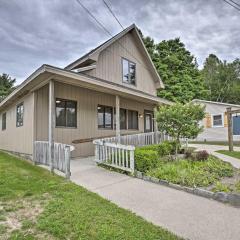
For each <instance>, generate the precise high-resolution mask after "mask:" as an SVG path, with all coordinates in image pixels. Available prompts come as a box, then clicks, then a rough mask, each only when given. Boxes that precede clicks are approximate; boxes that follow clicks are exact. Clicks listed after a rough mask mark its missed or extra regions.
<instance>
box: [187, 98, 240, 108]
mask: <svg viewBox="0 0 240 240" xmlns="http://www.w3.org/2000/svg"><path fill="white" fill-rule="evenodd" d="M192 102H200V103H210V104H218V105H224V106H230V107H238V108H240V105H238V104H232V103H223V102H214V101H208V100H202V99H193V100H192Z"/></svg>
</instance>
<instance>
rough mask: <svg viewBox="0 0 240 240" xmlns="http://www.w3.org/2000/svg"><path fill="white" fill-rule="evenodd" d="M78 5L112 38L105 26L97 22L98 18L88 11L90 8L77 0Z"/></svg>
mask: <svg viewBox="0 0 240 240" xmlns="http://www.w3.org/2000/svg"><path fill="white" fill-rule="evenodd" d="M76 1H77V3H78V4H79V5H80V6H81V7H82V8H83V9H84V10H85V11H86V12H87V13H88V14H89V15H90V16H91V17H92V18H93V19H94V20H95V21H96V22H97V23H98V25H99V26H100V27H101V28H102V29H103V30H104V31H105V32H106V33H108V34H109V35H110V36H111V37H112V34H111V33H110V32H109V31H108V30H107V29H106V28H105V27H104V25H103V24H102V23H101V22H100V21H98V20H97V18H96V17H95V16H94V15H93V14H92V13H91V12H90V11H89V10H88V8H86V7H85V6H84V5H83V4H82V3H81V2H80V0H76Z"/></svg>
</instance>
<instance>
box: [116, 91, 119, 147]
mask: <svg viewBox="0 0 240 240" xmlns="http://www.w3.org/2000/svg"><path fill="white" fill-rule="evenodd" d="M116 138H117V143H120V98H119V96H118V95H116Z"/></svg>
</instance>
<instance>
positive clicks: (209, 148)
mask: <svg viewBox="0 0 240 240" xmlns="http://www.w3.org/2000/svg"><path fill="white" fill-rule="evenodd" d="M189 146H190V147H195V148H196V149H197V150H198V151H201V150H206V151H207V152H208V153H210V154H212V155H214V156H216V157H218V158H220V159H222V160H223V161H225V162H229V163H231V164H232V165H233V166H234V167H235V168H240V159H237V158H234V157H230V156H227V155H225V154H221V153H217V152H216V151H218V150H228V146H220V145H208V144H189ZM234 151H240V148H239V147H234ZM239 239H240V237H239Z"/></svg>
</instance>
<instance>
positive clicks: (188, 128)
mask: <svg viewBox="0 0 240 240" xmlns="http://www.w3.org/2000/svg"><path fill="white" fill-rule="evenodd" d="M156 115H157V123H158V129H159V131H161V132H165V133H166V134H168V135H169V136H171V137H173V138H174V139H175V140H176V142H177V144H176V154H177V151H178V145H179V143H180V139H181V138H196V137H197V136H198V134H199V133H200V132H202V130H203V127H201V126H200V125H199V121H201V120H202V119H203V118H204V116H205V107H204V106H201V105H199V104H193V103H188V104H185V105H184V104H181V103H176V104H174V105H172V106H161V107H159V109H158V111H157V113H156Z"/></svg>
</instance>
